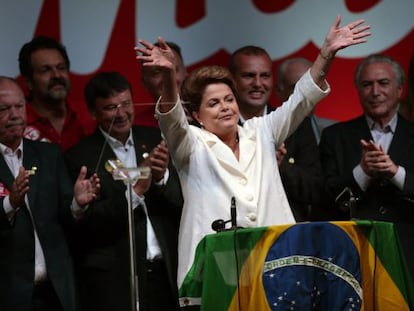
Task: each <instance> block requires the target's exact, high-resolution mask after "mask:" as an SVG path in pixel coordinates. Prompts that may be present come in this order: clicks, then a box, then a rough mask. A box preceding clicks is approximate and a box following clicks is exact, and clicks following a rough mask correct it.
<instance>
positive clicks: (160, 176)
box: [65, 72, 182, 311]
mask: <svg viewBox="0 0 414 311" xmlns="http://www.w3.org/2000/svg"><path fill="white" fill-rule="evenodd" d="M85 97H86V102H87V104H88V109H89V111H90V112H91V114H92V116H93V118H95V119H96V121H97V124H98V127H97V128H96V130H95V132H94V133H93V134H92V135H90V136H88V137H86V138H84V139H83V140H81V142H80V143H79V144H77V145H75V146H74V147H73V148H71V149H70V150H68V152H67V153H65V158H66V163H67V165H68V167H69V169H70V171H72V172H76V170H78V169H79V167H80V166H81V165H86V166H87V167H88V169H89V170H91V171H95V170H96V172H97V174H98V176H99V177H100V180H101V192H100V197H99V199H98V200H97V201H95V202H94V203H93V204H90V205H89V208H88V210H87V211H86V212H85V213H84V214H83V215H80V216H79V217H80V221H81V226H80V228H78V230H76V232H75V234H77V236H74V239H73V240H74V247H75V248H76V252H77V261H76V263H77V268H78V271H77V273H78V281H79V283H80V289H81V298H82V303H83V306H82V307H83V308H84V309H85V310H88V311H89V310H100V311H102V310H131V294H130V268H129V263H130V257H129V248H128V216H127V213H128V209H127V206H128V204H127V203H128V201H127V193H126V189H127V188H126V186H125V184H124V182H123V181H122V180H114V178H113V176H112V175H111V174H110V172H108V171H107V170H106V168H105V163H106V162H107V161H108V160H110V159H118V160H120V161H121V162H122V163H123V165H124V166H125V167H148V166H149V167H151V174H150V176H149V178H146V179H139V180H138V181H137V182H136V183H135V184H134V185H133V191H132V198H133V200H132V205H133V208H134V215H135V217H134V218H135V229H136V232H135V241H136V256H135V259H136V267H137V275H138V289H139V295H138V300H139V310H140V311H145V310H177V309H178V292H177V291H178V290H177V280H176V274H177V272H176V269H177V239H178V227H179V221H180V216H181V207H182V196H181V189H180V186H179V181H178V177H177V175H176V172H175V171H174V169H173V167H172V166H171V165H170V166H169V167H168V169H167V166H168V164H169V156H168V150H167V148H166V146H165V144H164V143H162V142H161V135H160V131H159V130H158V129H156V128H150V127H142V126H133V120H134V103H133V99H132V93H131V86H130V84H129V82H128V81H127V80H126V78H125V77H123V76H122V75H120V74H118V73H115V72H102V73H99V74H97V75H96V76H95V77H93V78H92V79H91V80H90V81H89V82H88V83H87V85H86V88H85ZM145 227H147V228H146V229H145ZM79 233H80V234H79Z"/></svg>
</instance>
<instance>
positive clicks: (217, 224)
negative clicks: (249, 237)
mask: <svg viewBox="0 0 414 311" xmlns="http://www.w3.org/2000/svg"><path fill="white" fill-rule="evenodd" d="M229 222H231V228H229V229H226V224H227V223H229ZM211 229H213V230H214V231H216V232H221V231H226V230H236V229H237V213H236V198H235V197H232V198H231V205H230V220H223V219H216V220H214V221H213V222H212V223H211Z"/></svg>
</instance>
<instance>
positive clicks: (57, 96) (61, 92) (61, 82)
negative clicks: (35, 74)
mask: <svg viewBox="0 0 414 311" xmlns="http://www.w3.org/2000/svg"><path fill="white" fill-rule="evenodd" d="M55 86H61V87H60V88H57V89H56V88H54V87H55ZM69 89H70V83H69V81H67V80H65V79H52V80H50V83H49V85H48V90H47V93H46V98H47V99H48V100H49V101H61V100H65V99H66V97H67V96H68V93H69Z"/></svg>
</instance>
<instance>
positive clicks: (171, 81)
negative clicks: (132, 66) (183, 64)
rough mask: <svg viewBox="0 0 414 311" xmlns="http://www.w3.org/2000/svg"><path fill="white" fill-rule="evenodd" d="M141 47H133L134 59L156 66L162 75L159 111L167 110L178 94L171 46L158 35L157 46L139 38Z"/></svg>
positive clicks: (175, 100) (174, 61)
mask: <svg viewBox="0 0 414 311" xmlns="http://www.w3.org/2000/svg"><path fill="white" fill-rule="evenodd" d="M139 43H140V44H141V45H142V46H141V47H139V46H137V47H135V51H136V52H137V53H140V54H137V56H136V59H138V60H139V61H141V62H142V64H143V66H157V67H159V68H160V70H161V71H162V74H163V76H164V79H163V89H162V93H161V100H160V103H161V105H159V111H160V112H168V111H169V110H171V109H172V107H173V106H174V105H175V103H176V102H177V99H178V98H177V97H178V94H179V90H178V86H177V82H176V81H177V80H176V72H175V68H176V59H175V55H174V53H173V52H172V50H171V48H170V47H169V46H168V45H167V43H166V42H165V41H164V39H163V38H161V37H158V43H159V46H154V45H153V44H151V43H149V42H147V41H145V40H139Z"/></svg>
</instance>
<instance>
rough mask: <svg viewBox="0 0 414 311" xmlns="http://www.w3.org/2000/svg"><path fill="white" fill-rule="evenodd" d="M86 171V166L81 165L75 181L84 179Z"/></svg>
mask: <svg viewBox="0 0 414 311" xmlns="http://www.w3.org/2000/svg"><path fill="white" fill-rule="evenodd" d="M87 171H88V170H87V168H86V166H82V167H81V169H80V171H79V175H78V178H77V180H76V181H82V180H84V179H85V177H86V173H87Z"/></svg>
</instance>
